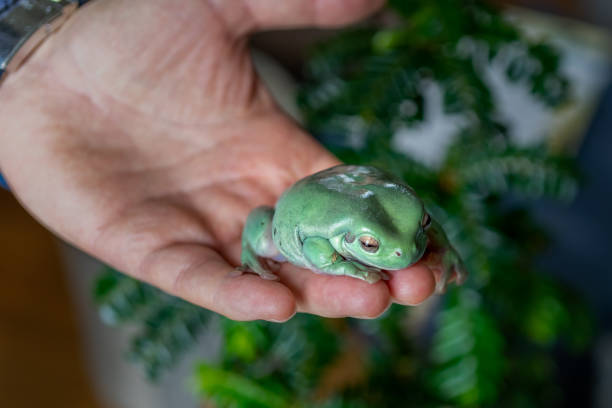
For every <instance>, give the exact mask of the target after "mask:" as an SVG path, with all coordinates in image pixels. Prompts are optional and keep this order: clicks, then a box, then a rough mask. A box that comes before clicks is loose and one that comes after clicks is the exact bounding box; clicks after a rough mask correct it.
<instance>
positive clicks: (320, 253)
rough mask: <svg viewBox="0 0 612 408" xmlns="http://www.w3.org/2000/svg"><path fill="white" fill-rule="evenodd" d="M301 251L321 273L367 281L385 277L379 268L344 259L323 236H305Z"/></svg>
mask: <svg viewBox="0 0 612 408" xmlns="http://www.w3.org/2000/svg"><path fill="white" fill-rule="evenodd" d="M302 251H303V253H304V256H305V257H306V259H307V260H308V261H309V262H310V263H311V264H312V266H313V267H314V268H316V269H317V270H319V271H321V272H323V273H327V274H330V275H345V276H352V277H354V278H358V279H362V280H364V281H366V282H368V283H375V282H378V281H379V280H380V279H381V278H386V275H385V274H384V272H382V271H381V270H379V269H376V268H371V267H367V266H364V265H361V264H359V263H356V262H351V261H349V260H346V259H344V258H343V257H342V256H341V255H340V254H339V253H338V252H336V250H335V249H334V247H333V246H332V245H331V244H330V243H329V240H327V239H325V238H321V237H309V238H306V239H305V240H304V242H303V247H302Z"/></svg>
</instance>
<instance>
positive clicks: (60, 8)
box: [0, 0, 84, 81]
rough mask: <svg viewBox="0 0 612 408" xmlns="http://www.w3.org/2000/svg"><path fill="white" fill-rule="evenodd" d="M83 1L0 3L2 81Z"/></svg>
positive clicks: (17, 0)
mask: <svg viewBox="0 0 612 408" xmlns="http://www.w3.org/2000/svg"><path fill="white" fill-rule="evenodd" d="M80 3H81V4H82V3H84V1H80V2H79V1H77V0H0V81H1V80H2V78H4V76H5V75H6V74H7V73H9V72H11V71H14V70H16V69H17V68H19V65H21V63H22V62H23V61H24V60H25V59H26V58H27V57H28V55H30V53H31V52H32V51H33V50H34V49H35V48H36V47H37V46H38V45H40V43H42V42H43V40H44V39H45V38H47V36H49V34H51V33H52V32H53V31H55V30H57V29H58V28H59V27H60V26H61V25H62V24H63V23H64V21H66V19H67V18H68V17H69V16H70V15H71V14H72V13H73V12H74V11H75V10H76V8H77V7H78V6H79V4H80Z"/></svg>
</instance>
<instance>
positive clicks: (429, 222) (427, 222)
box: [421, 213, 431, 228]
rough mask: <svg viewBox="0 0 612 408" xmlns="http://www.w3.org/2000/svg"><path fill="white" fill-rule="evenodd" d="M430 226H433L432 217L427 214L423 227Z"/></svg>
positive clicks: (422, 221)
mask: <svg viewBox="0 0 612 408" xmlns="http://www.w3.org/2000/svg"><path fill="white" fill-rule="evenodd" d="M430 225H431V217H430V216H429V214H427V213H425V216H424V217H423V219H422V220H421V227H423V228H427V227H429V226H430Z"/></svg>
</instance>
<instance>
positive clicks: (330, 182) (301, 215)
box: [273, 165, 412, 266]
mask: <svg viewBox="0 0 612 408" xmlns="http://www.w3.org/2000/svg"><path fill="white" fill-rule="evenodd" d="M392 180H393V179H392V177H391V176H389V175H388V174H386V173H384V172H383V171H381V170H379V169H377V168H374V167H367V166H350V165H340V166H335V167H332V168H330V169H327V170H323V171H321V172H319V173H315V174H313V175H311V176H308V177H305V178H304V179H302V180H300V181H298V182H297V183H295V184H294V185H293V186H291V187H290V188H289V189H288V190H287V191H285V192H284V193H283V195H282V196H281V198H280V199H279V200H278V202H277V203H276V208H275V214H274V220H273V238H274V242H275V244H276V246H277V248H278V249H279V251H280V252H281V253H282V254H283V255H284V256H285V257H287V258H288V259H289V260H290V261H291V262H292V263H294V264H297V265H300V266H308V262H307V261H306V260H305V259H304V257H303V254H302V240H303V239H304V237H312V236H318V237H323V238H328V239H329V238H331V237H332V236H334V235H335V234H337V233H338V231H341V230H342V229H343V228H345V227H346V224H347V223H350V222H353V221H354V220H355V215H356V214H367V213H368V203H367V200H365V199H366V198H368V197H369V196H370V195H373V192H372V189H375V188H376V186H380V187H385V186H388V184H389V183H390V182H391V181H392ZM402 187H403V186H402ZM410 191H412V190H410ZM347 214H350V215H351V217H348V216H347Z"/></svg>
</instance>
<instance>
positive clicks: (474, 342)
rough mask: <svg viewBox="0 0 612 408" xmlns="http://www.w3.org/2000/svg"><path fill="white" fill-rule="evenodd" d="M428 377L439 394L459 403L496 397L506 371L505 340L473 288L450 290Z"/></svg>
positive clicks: (472, 403) (440, 318)
mask: <svg viewBox="0 0 612 408" xmlns="http://www.w3.org/2000/svg"><path fill="white" fill-rule="evenodd" d="M437 322H438V327H437V330H436V332H435V334H434V338H433V343H432V346H431V351H430V356H431V361H432V363H433V367H432V369H431V370H430V371H429V372H428V374H427V378H428V382H429V384H430V386H431V387H432V388H433V389H434V391H435V393H436V394H439V395H441V396H442V397H444V398H445V399H446V400H447V401H449V402H452V403H455V404H457V406H466V407H468V406H479V405H482V404H487V403H492V402H494V401H496V399H497V396H498V394H499V387H500V384H501V381H502V378H503V374H504V354H503V352H504V341H503V337H502V334H501V332H500V331H499V328H498V327H497V325H496V324H495V321H494V320H493V318H492V317H491V316H490V315H488V313H487V312H486V310H485V309H484V308H482V307H481V303H480V299H479V296H478V295H477V294H476V293H475V292H472V291H471V290H469V289H454V290H453V291H452V292H451V293H449V299H447V301H446V303H445V305H444V308H443V310H442V311H441V312H440V314H439V316H438V318H437Z"/></svg>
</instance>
